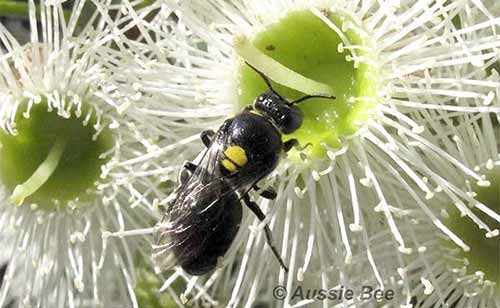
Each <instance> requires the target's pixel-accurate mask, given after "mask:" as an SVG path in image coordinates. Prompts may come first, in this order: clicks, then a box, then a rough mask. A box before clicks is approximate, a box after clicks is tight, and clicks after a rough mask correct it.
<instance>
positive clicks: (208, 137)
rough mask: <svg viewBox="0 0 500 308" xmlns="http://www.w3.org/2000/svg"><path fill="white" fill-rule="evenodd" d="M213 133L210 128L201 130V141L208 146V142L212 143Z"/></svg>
mask: <svg viewBox="0 0 500 308" xmlns="http://www.w3.org/2000/svg"><path fill="white" fill-rule="evenodd" d="M214 135H215V132H214V131H213V130H211V129H207V130H204V131H202V132H201V134H200V138H201V142H203V144H204V145H205V146H206V147H207V148H208V147H209V146H210V143H212V137H213V136H214Z"/></svg>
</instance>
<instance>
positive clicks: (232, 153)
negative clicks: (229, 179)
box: [222, 145, 248, 170]
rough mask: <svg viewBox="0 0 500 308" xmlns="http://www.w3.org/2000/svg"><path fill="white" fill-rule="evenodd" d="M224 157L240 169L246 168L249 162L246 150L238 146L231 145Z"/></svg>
mask: <svg viewBox="0 0 500 308" xmlns="http://www.w3.org/2000/svg"><path fill="white" fill-rule="evenodd" d="M224 155H226V157H227V158H228V159H229V160H230V162H231V163H233V166H234V165H237V166H238V167H240V168H241V167H243V166H245V165H246V164H247V162H248V158H247V154H246V153H245V150H244V149H243V148H242V147H240V146H238V145H231V146H229V147H227V149H226V150H225V151H224ZM225 160H226V159H225ZM222 163H223V164H224V161H222ZM235 167H236V166H235ZM226 169H228V168H226ZM228 170H229V169H228Z"/></svg>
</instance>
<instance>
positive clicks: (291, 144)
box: [283, 138, 299, 153]
mask: <svg viewBox="0 0 500 308" xmlns="http://www.w3.org/2000/svg"><path fill="white" fill-rule="evenodd" d="M298 145H299V141H298V140H297V139H295V138H294V139H290V140H287V141H285V143H284V144H283V150H284V151H285V153H286V152H288V151H290V150H291V149H292V148H293V147H295V146H298Z"/></svg>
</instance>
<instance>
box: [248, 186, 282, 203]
mask: <svg viewBox="0 0 500 308" xmlns="http://www.w3.org/2000/svg"><path fill="white" fill-rule="evenodd" d="M253 189H255V190H259V189H260V188H259V186H257V185H254V186H253ZM260 196H261V197H262V198H264V199H269V200H274V199H276V196H278V194H277V193H276V191H275V190H274V188H272V187H271V186H269V187H267V188H266V189H264V190H263V191H261V192H260Z"/></svg>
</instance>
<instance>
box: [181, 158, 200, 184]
mask: <svg viewBox="0 0 500 308" xmlns="http://www.w3.org/2000/svg"><path fill="white" fill-rule="evenodd" d="M196 168H198V166H196V165H195V164H193V163H192V162H190V161H187V162H184V166H182V170H181V172H180V173H179V182H180V183H181V184H184V183H186V182H187V181H188V180H189V178H190V177H191V174H193V172H194V171H195V170H196Z"/></svg>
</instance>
